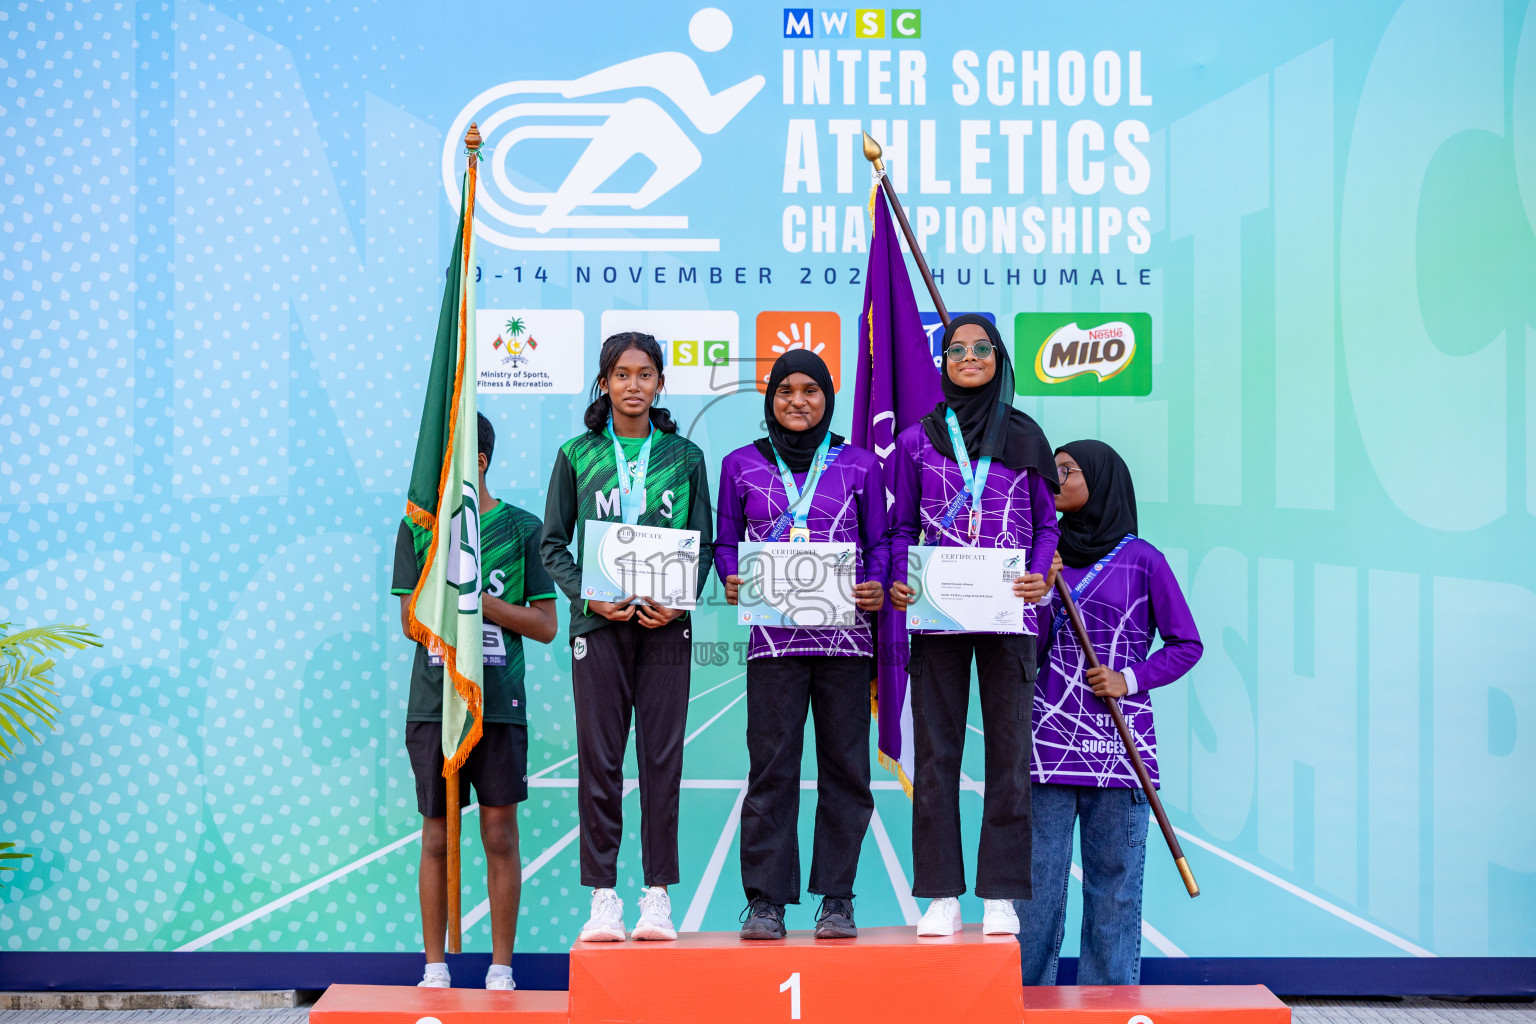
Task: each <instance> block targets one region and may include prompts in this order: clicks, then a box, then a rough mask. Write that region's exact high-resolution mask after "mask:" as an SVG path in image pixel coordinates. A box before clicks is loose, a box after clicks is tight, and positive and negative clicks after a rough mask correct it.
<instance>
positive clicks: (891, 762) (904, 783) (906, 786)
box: [877, 750, 912, 800]
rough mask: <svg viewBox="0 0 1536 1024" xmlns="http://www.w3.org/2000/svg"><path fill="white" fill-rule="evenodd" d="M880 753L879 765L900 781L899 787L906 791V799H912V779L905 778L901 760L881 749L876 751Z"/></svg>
mask: <svg viewBox="0 0 1536 1024" xmlns="http://www.w3.org/2000/svg"><path fill="white" fill-rule="evenodd" d="M877 753H878V754H879V755H880V767H881V768H884V769H885V770H886V771H888V772H890V773H891V774H892V775H894V776H896V778H897V779H898V780H899V781H900V782H901V788H902V789H903V790H905V791H906V794H907V799H908V800H911V799H912V780H911V779H909V778H907V773H906V770H905V769H903V768H902V767H901V762H900V761H898V760H896V759H895V758H894V757H892V756H890V755H889V754H887V753H886V752H885V751H883V750H879V751H877Z"/></svg>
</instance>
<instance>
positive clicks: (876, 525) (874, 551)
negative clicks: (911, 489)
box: [859, 462, 891, 587]
mask: <svg viewBox="0 0 1536 1024" xmlns="http://www.w3.org/2000/svg"><path fill="white" fill-rule="evenodd" d="M859 548H860V550H862V551H863V552H864V577H863V579H861V580H859V582H860V583H867V582H870V581H873V582H875V583H878V584H880V586H881V587H887V586H889V585H890V562H891V547H890V540H889V538H887V536H886V531H885V480H884V478H883V477H882V476H881V474H880V464H879V463H878V462H875V463H872V465H871V466H870V470H869V473H868V474H867V475H866V476H865V478H864V488H863V490H862V491H860V492H859Z"/></svg>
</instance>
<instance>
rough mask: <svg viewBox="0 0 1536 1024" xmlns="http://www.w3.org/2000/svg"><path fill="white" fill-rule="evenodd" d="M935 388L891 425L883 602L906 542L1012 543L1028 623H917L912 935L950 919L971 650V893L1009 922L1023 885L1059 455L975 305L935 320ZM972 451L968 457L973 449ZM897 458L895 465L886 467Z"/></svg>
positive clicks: (901, 604)
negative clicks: (947, 628) (1021, 562)
mask: <svg viewBox="0 0 1536 1024" xmlns="http://www.w3.org/2000/svg"><path fill="white" fill-rule="evenodd" d="M944 359H945V373H944V379H943V381H942V386H943V389H944V401H943V402H941V403H940V404H939V405H938V406H937V407H936V408H935V409H934V410H933V411H932V412H930V413H929V414H928V415H927V416H925V417H924V418H923V419H922V420H921V421H920V422H918V423H916V424H914V425H913V426H911V427H909V428H907V429H906V430H903V431H902V432H901V434H900V435H898V437H897V438H896V450H895V451H894V452H892V453H891V456H890V458H889V460H888V461H887V463H886V466H887V471H888V473H889V474H890V487H891V490H892V492H893V493H894V496H895V497H894V503H893V504H892V506H891V513H890V514H891V525H890V529H889V535H890V538H891V577H892V579H893V580H894V581H896V582H893V583H892V584H891V601H892V603H893V604H894V605H895V606H896V607H898V608H902V609H905V608H906V607H907V605H908V604H909V603H910V602H911V601H912V599H913V597H914V595H915V592H914V591H913V589H912V588H911V587H909V586H908V585H907V583H906V577H907V571H908V562H907V554H908V550H907V549H908V548H909V547H910V546H911V545H913V544H927V545H937V546H941V547H964V546H970V547H984V548H1021V549H1024V550H1025V551H1026V552H1027V567H1026V568H1027V571H1026V572H1024V573H1021V574H1020V575H1019V576H1018V577H1017V578H1016V579H1015V581H1014V584H1013V592H1014V594H1016V595H1017V596H1019V597H1020V598H1022V599H1023V600H1024V601H1025V602H1028V604H1027V605H1026V606H1025V608H1024V609H1023V616H1024V627H1025V632H1024V633H984V632H968V633H960V632H956V633H913V634H912V653H911V662H910V665H909V667H908V673H909V675H910V676H911V680H912V726H913V732H914V734H915V741H916V742H915V744H914V747H915V750H916V755H917V757H916V768H917V772H916V778H915V779H914V781H913V786H912V867H913V885H912V895H914V896H919V897H924V898H928V899H931V900H932V902H931V903H930V904H929V906H928V910H927V912H926V913H924V914H923V917H922V920H921V921H919V922H918V926H917V934H918V935H950V934H953V933H954V932H956V931H958V930H959V929H960V901H959V899H958V897H959V896H960V894H961V893H963V892H965V864H964V861H963V859H962V856H961V852H960V755H961V753H962V752H963V750H964V748H965V729H966V720H965V718H966V708H967V706H968V705H969V703H970V689H971V686H970V680H971V661H972V659H973V658H974V659H975V662H976V672H977V676H978V680H979V687H980V691H981V718H982V730H983V733H984V737H985V743H986V780H987V786H986V792H985V794H984V796H983V809H982V822H981V846H980V850H979V853H978V855H977V863H976V895H977V896H980V897H981V898H982V899H983V900H985V901H986V910H985V914H984V915H983V919H982V929H983V931H985V932H986V933H987V934H989V935H1011V934H1014V933H1017V932H1018V930H1019V919H1018V916H1017V915H1016V914H1015V912H1014V907H1013V901H1014V900H1016V899H1025V900H1027V899H1029V898H1030V853H1029V851H1030V786H1029V778H1028V771H1027V768H1026V766H1027V765H1028V763H1029V756H1030V728H1029V726H1030V723H1029V715H1028V712H1027V711H1026V709H1027V708H1028V707H1029V706H1030V702H1031V700H1032V698H1033V694H1034V679H1035V639H1034V637H1033V636H1031V635H1029V634H1030V633H1033V632H1035V631H1036V629H1035V619H1036V615H1035V609H1034V608H1032V607H1029V605H1032V604H1033V603H1034V602H1037V601H1039V600H1040V599H1041V598H1042V597H1044V596H1045V594H1046V586H1045V572H1046V571H1047V570H1048V569H1049V568H1050V565H1051V558H1052V555H1053V554H1054V553H1055V550H1056V533H1057V527H1056V506H1055V503H1054V500H1053V495H1052V492H1053V491H1054V490H1055V487H1056V466H1055V463H1054V461H1053V459H1052V453H1051V446H1050V444H1049V443H1048V442H1047V441H1046V439H1045V434H1044V433H1043V432H1042V431H1041V429H1040V427H1039V425H1038V424H1037V423H1035V421H1034V420H1033V419H1031V418H1030V417H1028V416H1026V415H1025V414H1024V413H1022V412H1020V411H1019V410H1017V409H1014V408H1013V407H1012V405H1011V402H1012V398H1013V367H1012V364H1011V363H1010V362H1009V359H1008V353H1007V350H1005V349H1004V348H1003V346H1002V340H1001V338H1000V337H999V336H998V333H997V328H996V327H994V326H993V325H992V323H991V321H989V320H987V319H986V318H985V317H982V316H978V315H975V314H967V315H965V316H959V317H956V318H955V319H954V320H952V321H950V324H949V327H948V328H947V329H946V330H945V332H944ZM972 460H975V461H972ZM893 467H894V468H893Z"/></svg>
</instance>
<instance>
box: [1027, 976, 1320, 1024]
mask: <svg viewBox="0 0 1536 1024" xmlns="http://www.w3.org/2000/svg"><path fill="white" fill-rule="evenodd" d="M1024 1022H1025V1024H1291V1008H1290V1007H1289V1006H1286V1005H1285V1004H1284V1003H1282V1002H1281V1001H1280V1000H1279V999H1277V998H1275V995H1274V993H1272V992H1270V990H1269V989H1267V988H1265V987H1264V986H1263V985H1085V986H1083V987H1081V988H1079V987H1076V986H1071V985H1065V986H1058V987H1052V988H1047V987H1041V988H1025V989H1024Z"/></svg>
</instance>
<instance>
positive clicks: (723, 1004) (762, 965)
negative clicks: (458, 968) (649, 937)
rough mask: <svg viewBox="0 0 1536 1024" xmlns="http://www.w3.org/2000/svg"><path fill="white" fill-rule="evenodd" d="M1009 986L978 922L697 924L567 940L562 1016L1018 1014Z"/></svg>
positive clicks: (984, 1017) (890, 1019)
mask: <svg viewBox="0 0 1536 1024" xmlns="http://www.w3.org/2000/svg"><path fill="white" fill-rule="evenodd" d="M1021 992H1022V986H1020V984H1019V943H1018V940H1017V939H1015V938H1014V937H1013V936H1011V935H1004V936H984V935H982V934H981V929H980V927H979V926H978V927H971V928H967V929H966V930H965V932H964V933H963V934H960V935H953V936H948V937H946V938H939V939H919V938H917V937H916V936H915V935H914V934H913V929H912V928H910V927H895V928H864V929H860V931H859V937H858V938H856V939H836V940H823V941H819V942H818V941H817V940H815V939H813V938H812V937H811V933H810V932H790V934H789V937H788V938H787V939H784V940H782V941H777V942H771V941H770V942H761V941H759V942H753V941H743V940H741V939H739V938H737V936H736V934H735V933H734V932H701V933H690V934H684V935H682V936H680V937H679V938H678V940H677V941H676V942H578V943H576V945H575V947H574V948H573V949H572V950H571V1024H695V1022H697V1024H714V1022H717V1021H722V1020H729V1021H732V1022H733V1024H786V1022H789V1021H804V1022H807V1024H814V1022H818V1021H821V1022H826V1024H852V1022H857V1021H873V1022H879V1024H934V1022H935V1021H962V1022H964V1024H1019V1021H1020V1020H1021V1019H1022V1014H1023V1004H1022V1001H1021V999H1020V993H1021ZM443 1024H448V1022H447V1021H444V1022H443ZM1116 1024H1125V1022H1124V1021H1118V1022H1116Z"/></svg>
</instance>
